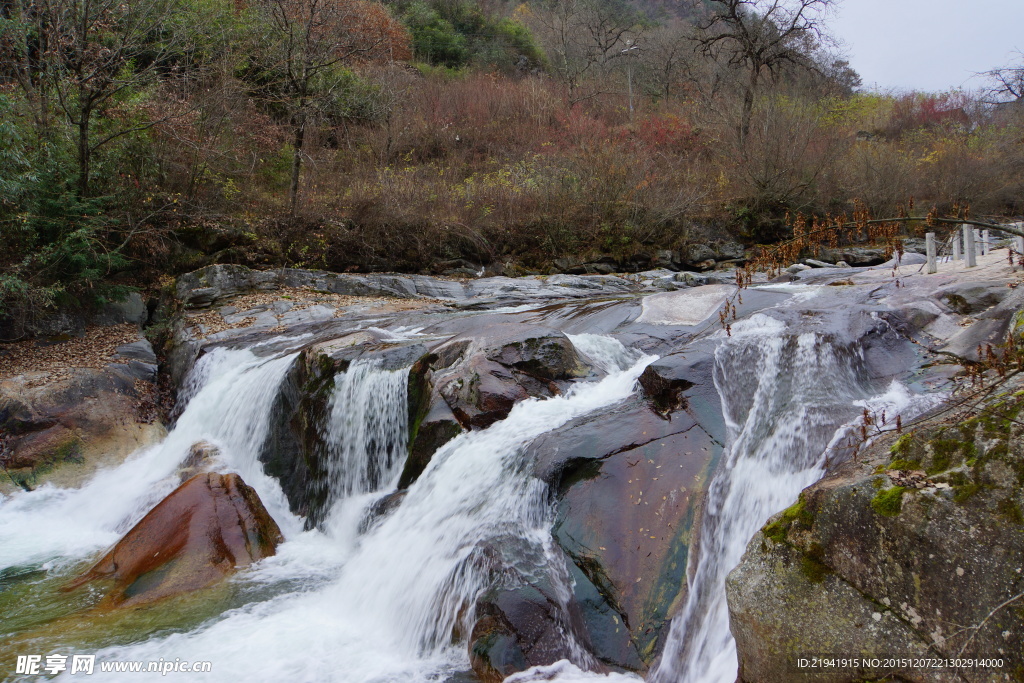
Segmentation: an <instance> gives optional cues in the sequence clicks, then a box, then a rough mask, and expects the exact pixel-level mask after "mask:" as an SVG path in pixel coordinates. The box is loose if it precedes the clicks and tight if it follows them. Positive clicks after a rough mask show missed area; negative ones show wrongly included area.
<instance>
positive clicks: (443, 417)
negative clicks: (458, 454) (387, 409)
mask: <svg viewBox="0 0 1024 683" xmlns="http://www.w3.org/2000/svg"><path fill="white" fill-rule="evenodd" d="M434 396H435V398H434V400H433V401H432V404H431V407H430V410H429V411H428V412H427V414H426V415H425V416H424V417H423V419H422V420H421V421H420V422H419V424H418V426H417V427H416V429H415V431H413V432H411V433H410V435H409V457H408V459H406V461H405V468H404V469H403V470H402V476H401V477H400V478H399V480H398V488H401V489H404V488H408V487H409V486H411V485H412V483H413V482H414V481H416V480H417V479H418V478H419V476H420V475H421V474H422V473H423V470H425V469H426V468H427V465H429V464H430V460H431V458H433V457H434V453H436V452H437V450H438V449H439V448H441V446H444V445H445V444H446V443H448V442H449V441H451V440H452V439H454V438H455V437H456V436H458V435H459V434H461V433H462V425H460V424H459V421H458V420H457V419H456V417H455V413H453V412H452V410H451V408H449V407H448V404H447V403H446V402H445V401H444V400H443V399H441V398H440V396H439V395H438V394H434Z"/></svg>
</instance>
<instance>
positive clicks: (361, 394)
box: [323, 360, 409, 505]
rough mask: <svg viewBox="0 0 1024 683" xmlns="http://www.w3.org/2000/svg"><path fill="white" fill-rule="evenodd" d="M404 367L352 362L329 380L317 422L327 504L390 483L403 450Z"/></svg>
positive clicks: (405, 437) (405, 423)
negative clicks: (321, 421)
mask: <svg viewBox="0 0 1024 683" xmlns="http://www.w3.org/2000/svg"><path fill="white" fill-rule="evenodd" d="M408 377H409V368H404V369H401V370H383V369H381V367H380V362H379V361H375V360H357V361H354V362H353V363H352V364H351V365H349V368H348V370H347V371H345V372H343V373H339V374H338V375H337V376H336V377H335V380H334V392H333V394H332V395H331V400H330V404H329V405H328V410H327V413H328V414H327V424H326V425H324V426H323V439H324V442H325V445H326V451H327V453H326V461H327V462H326V469H327V482H326V485H327V487H328V498H327V500H328V505H330V504H331V503H332V502H334V501H337V500H340V499H344V498H348V497H351V496H354V495H357V494H361V493H372V492H375V491H379V490H381V489H385V488H388V487H391V486H393V485H394V483H395V480H397V478H398V476H399V474H401V468H402V465H404V464H405V457H406V455H407V453H408V450H409V408H408V403H409V400H408V394H409V382H408Z"/></svg>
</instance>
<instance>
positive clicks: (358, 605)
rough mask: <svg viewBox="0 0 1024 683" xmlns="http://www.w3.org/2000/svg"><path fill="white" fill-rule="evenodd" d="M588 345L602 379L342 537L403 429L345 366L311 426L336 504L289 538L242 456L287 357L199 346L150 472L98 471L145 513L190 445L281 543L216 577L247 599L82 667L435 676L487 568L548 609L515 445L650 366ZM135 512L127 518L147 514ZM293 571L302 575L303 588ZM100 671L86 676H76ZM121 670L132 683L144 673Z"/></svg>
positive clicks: (528, 485)
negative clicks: (321, 420)
mask: <svg viewBox="0 0 1024 683" xmlns="http://www.w3.org/2000/svg"><path fill="white" fill-rule="evenodd" d="M589 342H590V343H591V347H590V351H591V353H588V356H590V357H592V358H593V357H595V356H596V357H599V358H601V359H602V362H603V363H604V367H605V368H606V370H607V371H608V374H607V376H605V377H604V378H603V379H601V380H600V381H596V382H590V383H580V384H577V385H575V386H574V387H572V388H571V389H570V390H569V391H568V392H566V394H565V395H562V396H558V397H554V398H550V399H544V400H537V399H529V400H526V401H523V402H521V403H519V404H517V405H516V406H515V407H514V408H513V409H512V411H511V413H510V414H509V416H508V417H507V418H506V419H505V420H503V421H501V422H497V423H495V424H494V425H492V426H491V427H489V428H488V429H485V430H480V431H474V432H470V433H465V434H463V435H461V436H459V437H457V438H456V439H454V440H453V441H451V442H449V443H448V444H447V445H445V446H444V447H442V448H441V449H440V450H439V451H438V452H437V453H436V454H435V455H434V457H433V458H432V460H431V462H430V464H429V465H428V467H427V468H426V470H425V471H424V472H423V474H422V475H421V476H420V478H419V479H418V480H417V481H416V482H415V483H414V484H413V485H412V486H411V487H410V489H409V490H408V492H407V493H406V495H405V498H404V500H403V502H402V504H401V505H400V507H398V508H397V510H395V511H394V512H392V513H391V514H390V515H389V516H387V517H385V518H384V519H383V520H381V521H380V523H378V524H376V525H373V526H370V527H369V529H367V530H366V532H365V533H362V534H360V533H359V532H358V531H356V529H357V528H358V526H359V521H360V518H361V516H362V514H363V512H364V510H365V508H366V506H368V505H369V504H370V503H371V502H372V500H373V499H374V498H376V497H379V496H380V495H381V494H382V493H383V492H385V491H387V490H388V488H389V487H391V486H392V485H393V480H394V476H395V473H396V471H397V469H398V468H399V467H400V466H401V457H399V456H400V455H401V454H402V453H403V452H404V450H405V447H406V443H407V433H406V432H405V431H404V430H405V429H406V427H404V426H400V425H404V424H405V423H407V420H408V417H407V407H406V396H405V393H404V391H405V384H406V374H405V371H398V372H395V373H389V372H386V371H383V370H381V369H379V368H377V367H376V366H372V365H370V364H366V365H359V364H356V363H354V364H353V365H352V366H350V368H349V371H348V372H347V373H345V374H343V375H338V376H337V377H336V378H335V382H336V384H335V392H334V395H333V398H332V403H331V405H330V410H329V420H328V425H327V430H326V432H325V435H326V436H327V437H328V441H329V442H330V443H331V444H332V445H331V446H330V448H331V449H332V453H333V454H334V455H336V456H337V458H336V459H335V460H334V462H335V465H336V467H337V469H336V472H335V474H336V475H337V476H336V477H335V478H333V479H332V481H333V482H334V483H333V484H332V485H333V486H335V487H336V493H337V501H336V503H335V506H334V512H333V514H332V523H331V524H330V525H328V526H327V527H326V529H325V531H318V530H310V531H302V530H301V522H302V520H299V519H297V518H294V517H292V516H291V515H290V514H289V513H288V512H287V506H286V503H285V501H284V498H283V495H282V494H281V492H280V488H279V487H278V486H277V485H276V482H275V481H274V480H272V479H269V478H267V477H265V476H263V475H262V472H261V471H259V461H258V460H257V458H256V455H257V454H258V453H259V450H260V448H259V447H260V444H261V443H262V441H263V440H264V439H265V437H266V425H267V424H268V423H269V422H270V419H269V418H270V412H271V410H272V408H273V403H274V398H275V395H276V392H277V387H278V386H279V385H280V383H281V381H282V380H283V378H284V376H285V374H286V372H287V369H288V367H289V365H290V364H291V363H292V362H293V359H294V356H282V357H280V358H274V359H269V360H268V359H266V358H262V359H258V358H256V357H255V356H253V355H252V354H249V353H247V352H242V351H230V352H229V351H218V352H214V353H212V354H210V356H209V357H208V360H207V359H203V360H202V361H201V362H200V366H197V368H196V370H195V372H194V373H193V383H194V385H195V387H194V389H195V390H194V395H193V397H192V400H191V402H190V403H189V405H188V407H187V408H186V409H185V410H184V412H183V413H182V416H181V418H180V419H179V421H178V423H177V425H176V427H175V429H174V430H173V431H172V432H171V434H170V435H169V436H168V438H167V439H166V440H165V442H164V443H163V444H161V445H160V446H158V447H156V448H154V449H151V451H147V452H146V453H142V454H140V455H139V456H138V458H137V460H138V461H139V462H140V463H141V464H139V465H138V467H139V468H140V469H141V470H142V471H150V470H153V468H154V467H155V465H156V464H158V463H162V465H161V467H162V469H161V468H156V469H158V470H160V471H159V472H156V471H153V472H152V473H151V474H150V475H149V478H148V479H145V481H143V480H125V479H124V478H123V476H124V474H125V473H126V471H127V470H126V468H131V467H135V466H136V465H134V464H133V463H134V461H133V462H132V463H126V464H125V465H122V466H121V467H118V468H115V469H113V470H111V471H109V472H108V473H106V474H108V475H109V476H110V477H111V478H112V480H113V481H118V482H119V485H120V486H121V487H132V488H130V489H129V490H133V491H134V490H142V489H136V488H134V487H136V486H140V487H144V488H145V487H148V490H149V494H148V496H146V498H147V500H148V501H149V503H148V504H149V505H151V504H152V503H153V502H155V500H156V499H158V498H159V496H160V495H163V494H164V493H166V492H167V491H168V490H169V489H170V488H172V487H173V482H174V481H176V480H175V479H174V477H173V476H172V475H173V472H174V470H175V468H176V466H177V464H178V463H179V462H180V461H181V460H182V459H183V458H184V456H185V454H186V453H187V451H188V447H189V446H190V445H191V444H192V443H193V442H194V441H195V440H197V439H199V438H204V439H206V440H209V441H211V442H213V443H214V444H215V445H217V446H218V447H219V448H221V449H222V460H223V463H222V464H223V465H224V466H225V467H230V468H232V469H235V470H236V471H240V472H241V473H242V474H243V477H244V478H245V479H246V481H247V482H249V481H250V478H252V479H253V480H254V481H256V482H258V485H256V488H257V491H258V492H259V494H260V496H261V497H262V498H263V499H264V501H265V502H266V501H267V500H268V498H269V499H270V500H271V501H276V502H274V504H273V506H271V505H270V504H268V508H271V512H272V514H273V515H274V516H275V518H277V519H278V521H279V522H280V521H281V520H282V518H285V520H286V521H288V522H289V523H288V524H287V525H286V524H282V528H283V530H284V531H285V534H286V537H287V539H288V540H287V541H286V542H285V543H283V544H282V545H281V547H280V548H279V552H278V554H277V555H276V556H274V557H271V558H267V560H264V561H262V562H260V563H258V564H257V565H255V566H253V567H252V568H250V569H249V570H247V571H245V572H241V573H240V574H239V575H237V576H236V577H235V578H234V579H233V581H234V582H236V583H238V584H239V585H241V586H251V587H254V588H253V590H252V591H250V593H251V592H253V591H255V590H256V589H257V588H258V587H259V586H266V587H267V589H268V590H267V591H266V592H265V594H264V595H263V597H262V598H260V599H256V600H253V601H251V602H249V603H247V604H244V605H243V606H241V607H238V608H237V609H233V610H229V611H228V612H225V613H223V614H221V615H220V616H218V617H216V618H214V619H212V620H210V621H207V622H206V623H205V624H203V625H201V626H200V627H198V628H194V629H192V630H190V631H187V632H179V633H170V634H165V635H162V636H160V637H151V638H149V639H147V640H144V641H142V642H137V643H129V644H123V645H118V646H114V647H108V648H106V649H103V650H100V651H99V652H97V653H96V654H97V661H111V660H154V661H155V660H157V659H159V658H161V657H163V658H165V659H166V658H168V657H170V658H180V659H181V660H186V659H188V660H209V661H211V662H214V663H215V668H216V669H217V672H215V676H217V678H218V679H219V678H220V677H221V676H226V675H230V676H231V677H232V678H249V679H252V680H304V681H313V680H316V681H343V682H344V683H359V682H365V683H370V682H373V683H389V682H393V683H399V682H400V683H416V682H420V681H422V682H423V683H427V682H428V681H433V682H436V681H443V680H444V679H445V678H446V676H447V675H448V674H449V673H451V672H453V671H457V670H464V669H466V668H467V666H468V662H467V654H466V650H465V645H464V644H462V645H459V644H456V643H457V642H459V641H462V642H464V640H465V638H466V637H467V636H468V633H469V628H471V626H472V624H473V622H474V620H475V619H474V606H475V604H476V601H477V600H478V599H479V598H480V597H481V595H482V594H483V593H484V591H486V590H487V589H488V588H490V587H493V586H494V585H496V584H495V582H496V581H500V575H504V574H505V572H504V571H498V572H497V575H496V573H495V570H496V569H500V568H501V567H505V568H506V569H507V568H508V567H513V568H514V570H515V571H518V572H520V574H521V575H523V576H527V577H532V578H536V577H538V576H539V577H541V579H542V580H544V581H545V583H546V584H547V585H550V586H554V588H555V596H554V597H555V599H556V600H557V601H559V602H562V603H563V605H562V606H563V607H564V606H565V605H566V604H567V603H568V601H569V599H570V596H571V584H570V579H569V576H568V572H567V571H566V568H565V564H564V562H565V561H564V559H562V557H561V554H560V553H559V552H558V551H557V549H556V548H555V546H554V542H553V540H552V539H551V535H550V527H551V515H552V509H551V507H550V501H549V496H548V492H547V491H546V489H545V487H544V485H543V483H542V482H540V481H539V480H537V479H536V478H535V477H533V476H532V475H531V472H532V469H531V467H530V463H528V462H527V461H526V453H527V451H528V449H527V446H528V445H529V443H530V442H531V441H532V440H533V439H534V438H536V437H537V436H539V435H541V434H543V433H545V432H547V431H550V430H551V429H555V428H557V427H558V426H560V425H563V424H565V423H566V422H568V421H570V420H572V419H573V418H575V417H578V416H580V415H582V414H585V413H587V412H590V411H593V410H596V409H599V408H602V407H605V406H608V405H611V404H613V403H616V402H618V401H621V400H623V399H625V398H627V397H628V396H629V395H630V394H632V392H633V391H634V390H635V386H636V380H637V378H638V376H639V375H640V373H641V372H642V371H643V369H644V367H646V365H647V364H648V363H649V362H651V361H652V360H653V358H651V357H639V356H638V354H635V353H630V352H626V351H625V349H624V348H623V347H622V345H621V344H619V343H618V342H614V341H612V340H604V341H602V340H600V339H591V340H589ZM581 343H582V344H583V345H586V344H587V341H583V342H581ZM600 350H603V352H599V351H600ZM360 415H361V417H359V416H360ZM360 458H365V461H362V462H360ZM371 462H375V463H376V464H371ZM332 476H333V475H332ZM161 477H163V478H164V479H167V480H168V481H166V482H164V480H163V479H162V478H161ZM88 487H89V485H87V486H86V487H84V488H83V489H81V490H79V491H76V492H68V493H67V495H69V496H70V497H71V498H76V497H77V498H76V500H75V501H73V502H74V504H69V509H76V510H77V508H78V505H84V504H88V503H89V502H90V501H91V500H92V497H91V495H92V494H89V495H86V494H85V493H84V492H85V491H86V490H87V489H88ZM368 491H369V492H368ZM36 493H38V492H36ZM32 495H34V494H32ZM27 497H31V496H27ZM4 502H5V503H6V502H7V501H4ZM135 505H136V507H137V508H138V511H139V513H141V512H144V510H145V509H146V507H147V506H146V505H140V504H135ZM126 507H128V508H131V506H125V505H122V506H120V507H119V508H118V510H117V511H114V512H111V513H110V514H109V515H108V517H109V518H110V520H111V524H109V525H107V527H104V525H103V524H101V523H98V520H95V519H90V520H83V524H85V525H86V526H88V525H90V524H92V526H95V527H99V528H105V529H106V533H105V535H104V536H103V538H102V542H94V543H91V544H87V545H85V546H83V547H82V548H81V549H80V550H79V554H80V555H82V554H85V553H88V552H90V551H94V550H95V549H97V548H98V547H101V546H103V545H106V544H108V543H110V542H112V541H113V540H116V537H117V533H116V532H115V531H114V529H116V528H118V527H121V526H123V521H124V519H125V518H126V515H127V516H128V517H129V518H134V517H137V513H131V512H130V510H126ZM131 509H134V508H131ZM64 550H65V549H64V548H54V549H53V550H52V551H51V552H52V554H59V553H61V552H64ZM325 555H328V556H329V558H328V559H327V560H324V559H323V556H325ZM496 558H497V559H496ZM311 577H312V578H315V579H316V580H315V581H307V579H309V578H311ZM282 586H288V587H289V588H286V589H282V588H281V587H282ZM563 611H564V610H563ZM562 637H564V638H565V640H566V645H567V649H568V651H569V652H571V653H572V657H571V659H572V660H573V663H574V664H575V665H577V666H579V667H582V668H584V669H586V668H592V667H593V666H595V665H596V662H594V661H593V660H592V659H591V658H590V655H588V654H587V653H585V652H584V651H583V649H582V648H580V647H578V646H577V645H576V644H575V641H574V637H573V634H572V633H571V632H570V630H569V629H565V632H564V633H563V634H562ZM254 653H258V656H254ZM218 672H224V673H222V674H220V675H217V673H218ZM227 672H230V674H228V673H227ZM65 675H66V674H65ZM117 676H118V674H115V673H104V672H101V671H99V669H97V671H96V673H95V674H94V675H93V676H92V678H94V679H96V680H106V679H107V678H109V679H110V680H117ZM152 677H153V678H154V679H155V678H156V677H157V676H156V675H155V674H154V675H152ZM137 678H138V679H139V680H146V675H145V674H142V675H138V676H137ZM175 678H176V680H180V681H190V680H207V681H208V680H214V679H211V678H210V674H196V675H195V677H192V676H191V675H190V674H185V673H176V674H175Z"/></svg>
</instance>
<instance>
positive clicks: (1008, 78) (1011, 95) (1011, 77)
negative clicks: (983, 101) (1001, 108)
mask: <svg viewBox="0 0 1024 683" xmlns="http://www.w3.org/2000/svg"><path fill="white" fill-rule="evenodd" d="M1017 55H1018V57H1020V59H1021V62H1020V64H1018V65H1016V66H1006V67H1003V68H1001V69H992V70H991V71H986V72H985V74H984V75H985V76H987V77H988V80H989V82H990V83H991V85H990V86H989V93H991V95H992V96H993V97H994V98H995V99H996V101H999V102H1005V101H1007V100H1011V101H1020V100H1024V52H1018V53H1017Z"/></svg>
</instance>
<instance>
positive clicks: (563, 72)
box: [530, 0, 645, 107]
mask: <svg viewBox="0 0 1024 683" xmlns="http://www.w3.org/2000/svg"><path fill="white" fill-rule="evenodd" d="M530 23H531V24H532V25H533V28H534V30H535V31H536V32H537V33H538V34H539V35H540V37H541V40H542V42H543V43H544V47H545V48H546V50H547V52H548V55H550V57H551V62H552V66H553V67H554V69H555V70H556V71H557V72H558V74H559V75H560V76H561V77H562V79H563V80H564V81H565V83H566V85H567V86H568V88H569V106H570V107H571V106H573V105H575V104H576V103H578V102H581V101H583V100H586V99H590V98H593V97H596V96H598V95H599V94H601V93H602V92H603V90H602V89H601V88H600V87H596V88H591V89H585V88H584V85H585V83H586V82H588V81H593V80H595V79H597V78H598V77H600V76H603V75H604V74H605V73H606V72H607V71H608V69H609V68H610V67H611V66H612V65H613V64H614V63H615V62H616V61H617V60H619V59H620V58H622V57H631V56H632V54H631V52H630V50H631V49H633V48H634V46H635V45H636V44H637V43H638V39H639V37H640V36H641V34H642V33H643V31H644V29H645V26H644V24H645V22H644V21H643V17H642V16H641V15H640V14H639V13H638V12H637V11H636V10H634V9H633V8H631V7H630V6H628V5H626V4H625V3H623V2H618V1H617V0H549V1H548V2H546V3H543V4H540V5H539V6H537V7H536V8H535V9H533V11H532V13H531V17H530Z"/></svg>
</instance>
